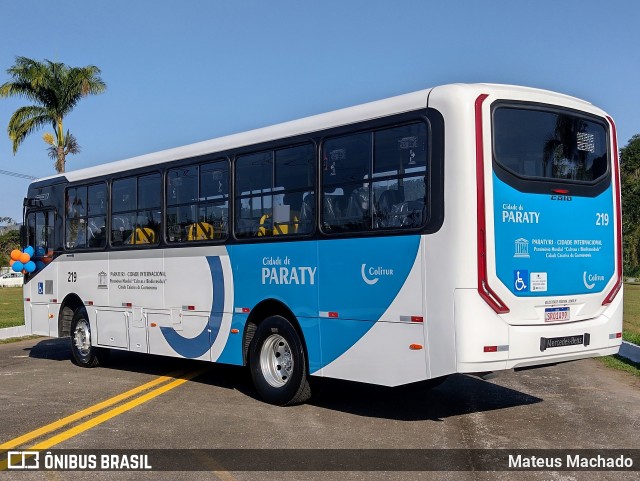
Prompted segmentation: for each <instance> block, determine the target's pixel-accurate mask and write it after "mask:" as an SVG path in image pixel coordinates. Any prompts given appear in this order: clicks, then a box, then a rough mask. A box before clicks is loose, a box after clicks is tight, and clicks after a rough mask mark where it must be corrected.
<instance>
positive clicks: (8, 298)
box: [0, 287, 24, 328]
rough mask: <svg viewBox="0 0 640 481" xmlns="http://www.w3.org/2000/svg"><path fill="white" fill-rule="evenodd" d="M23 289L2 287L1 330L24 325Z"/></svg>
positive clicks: (0, 293) (0, 292)
mask: <svg viewBox="0 0 640 481" xmlns="http://www.w3.org/2000/svg"><path fill="white" fill-rule="evenodd" d="M23 305H24V301H23V298H22V288H20V287H0V328H2V327H11V326H21V325H22V324H24V307H23Z"/></svg>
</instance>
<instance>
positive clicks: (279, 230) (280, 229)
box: [258, 214, 299, 237]
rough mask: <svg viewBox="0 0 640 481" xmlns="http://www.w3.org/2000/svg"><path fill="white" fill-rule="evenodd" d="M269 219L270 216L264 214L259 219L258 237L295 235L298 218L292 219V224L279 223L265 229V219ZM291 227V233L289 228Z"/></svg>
mask: <svg viewBox="0 0 640 481" xmlns="http://www.w3.org/2000/svg"><path fill="white" fill-rule="evenodd" d="M269 218H271V214H265V215H263V216H262V217H260V227H258V237H263V236H267V235H269V236H270V235H287V234H296V233H297V232H298V222H299V221H298V218H297V217H295V216H294V217H293V224H292V223H290V222H280V223H277V224H275V225H274V226H273V230H272V229H267V228H266V227H265V226H264V223H265V222H266V221H267V219H269ZM290 227H291V231H289V228H290Z"/></svg>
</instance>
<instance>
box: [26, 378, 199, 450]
mask: <svg viewBox="0 0 640 481" xmlns="http://www.w3.org/2000/svg"><path fill="white" fill-rule="evenodd" d="M208 369H209V368H208V367H206V368H202V369H198V370H197V371H192V372H189V373H187V374H184V375H182V376H180V379H176V380H175V381H173V382H170V383H169V384H165V385H164V386H161V387H159V388H157V389H154V390H153V391H149V392H148V393H146V394H143V395H142V396H140V397H137V398H135V399H132V400H131V401H129V402H126V403H124V404H121V405H120V406H118V407H115V408H113V409H111V410H109V411H107V412H104V413H102V414H99V415H98V416H96V417H94V418H91V419H89V420H88V421H85V422H83V423H80V424H78V425H77V426H74V427H72V428H71V429H68V430H66V431H63V432H61V433H60V434H56V435H55V436H52V437H50V438H49V439H45V440H44V441H42V442H39V443H37V444H34V445H33V446H30V447H29V448H28V449H29V450H39V449H49V448H51V447H52V446H55V445H56V444H60V443H61V442H63V441H66V440H67V439H70V438H72V437H74V436H77V435H78V434H80V433H83V432H85V431H87V430H89V429H91V428H93V427H95V426H97V425H98V424H102V423H103V422H105V421H108V420H109V419H112V418H114V417H116V416H119V415H120V414H122V413H124V412H127V411H129V410H131V409H133V408H135V407H137V406H139V405H141V404H143V403H145V402H147V401H150V400H152V399H154V398H156V397H158V396H159V395H160V394H164V393H165V392H167V391H170V390H172V389H175V388H177V387H178V386H181V385H182V384H184V383H185V382H187V381H189V380H191V379H193V378H194V377H196V376H199V375H200V374H202V373H203V372H205V371H207V370H208Z"/></svg>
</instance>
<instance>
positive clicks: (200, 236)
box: [187, 222, 214, 241]
mask: <svg viewBox="0 0 640 481" xmlns="http://www.w3.org/2000/svg"><path fill="white" fill-rule="evenodd" d="M213 233H214V230H213V226H212V225H211V224H209V223H207V222H195V223H193V224H191V225H190V226H189V227H188V228H187V240H189V241H200V240H211V239H213Z"/></svg>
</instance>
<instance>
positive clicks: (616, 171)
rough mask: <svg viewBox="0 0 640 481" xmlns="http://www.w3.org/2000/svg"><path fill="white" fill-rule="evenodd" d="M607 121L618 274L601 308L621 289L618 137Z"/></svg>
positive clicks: (614, 128) (611, 122)
mask: <svg viewBox="0 0 640 481" xmlns="http://www.w3.org/2000/svg"><path fill="white" fill-rule="evenodd" d="M607 120H608V121H609V123H610V124H611V136H612V137H613V178H614V181H615V183H616V189H615V192H616V199H615V201H616V207H615V209H616V249H617V250H618V252H617V254H616V272H617V273H618V278H617V279H616V283H615V284H614V286H613V289H611V292H609V294H607V297H605V299H604V301H602V305H603V306H607V305H609V304H611V303H612V302H613V300H614V299H615V297H616V295H617V294H618V291H619V290H620V288H621V287H622V211H621V209H620V161H619V158H618V136H617V134H616V124H615V123H614V122H613V119H612V118H611V117H609V116H607Z"/></svg>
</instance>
